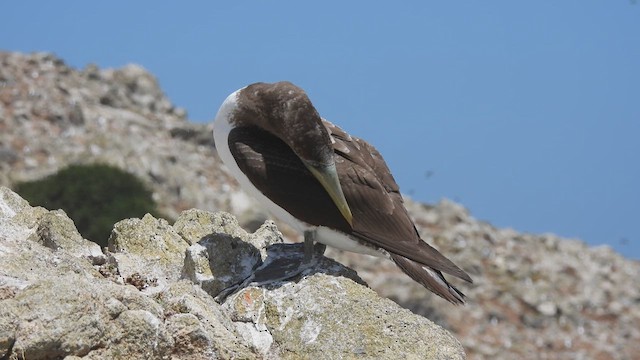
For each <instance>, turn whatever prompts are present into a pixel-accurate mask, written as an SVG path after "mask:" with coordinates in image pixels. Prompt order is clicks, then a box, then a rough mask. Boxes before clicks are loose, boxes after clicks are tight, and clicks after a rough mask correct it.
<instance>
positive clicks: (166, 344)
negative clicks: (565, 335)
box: [0, 187, 464, 359]
mask: <svg viewBox="0 0 640 360" xmlns="http://www.w3.org/2000/svg"><path fill="white" fill-rule="evenodd" d="M301 248H302V247H301V246H300V245H298V244H284V243H282V235H281V234H280V233H279V232H278V230H277V228H276V227H275V225H274V224H273V223H272V222H266V223H265V224H264V225H263V226H262V227H261V228H260V229H258V230H257V231H256V232H254V233H247V232H246V231H244V230H242V228H240V226H238V224H237V221H236V220H235V218H234V217H233V216H231V215H229V214H227V213H222V212H217V213H212V212H206V211H201V210H188V211H185V212H183V214H182V215H181V216H180V217H179V218H178V220H177V221H176V224H174V225H173V226H172V225H169V224H168V223H167V222H166V221H164V220H161V219H155V218H153V217H152V216H151V215H145V216H144V217H143V218H142V219H127V220H123V221H121V222H119V223H117V224H116V225H115V226H114V230H113V233H112V235H111V237H110V240H109V247H108V248H107V249H105V253H102V252H101V249H99V248H97V249H96V248H95V246H92V245H91V244H90V243H89V242H88V241H87V240H85V239H82V237H81V236H80V235H79V234H78V232H77V230H75V226H73V221H71V219H69V218H68V217H67V216H66V215H65V213H64V212H62V211H57V210H54V211H48V210H46V209H43V208H33V207H31V206H29V205H28V203H26V202H25V201H24V200H22V199H21V198H20V197H19V196H18V195H17V194H15V193H13V192H12V191H11V190H9V189H8V188H5V187H0V263H2V264H3V265H2V267H0V357H2V358H8V359H50V358H62V357H69V358H76V359H79V358H86V359H105V358H126V359H169V358H170V359H210V358H220V359H264V358H268V359H280V358H282V359H299V358H355V357H358V358H416V359H418V358H419V359H441V358H449V359H463V358H464V351H463V349H462V347H461V345H460V343H459V342H458V341H457V340H456V339H455V338H454V337H453V336H452V335H451V334H449V333H448V332H447V331H446V330H444V329H442V328H441V327H440V326H438V325H435V324H434V323H432V322H431V321H429V320H427V319H425V318H423V317H421V316H418V315H414V314H412V313H411V312H409V311H408V310H404V309H402V308H400V307H399V306H398V305H396V304H395V303H393V302H391V301H389V300H386V299H382V298H380V297H378V296H377V295H376V294H375V292H373V291H372V290H370V289H368V288H367V287H366V286H365V285H363V284H364V283H363V281H362V280H360V278H359V277H357V275H356V274H355V272H353V270H351V269H348V268H346V267H344V266H342V265H340V264H339V263H337V262H335V261H333V260H331V259H328V258H325V257H321V258H319V259H318V260H317V262H316V264H315V266H314V267H309V268H304V269H303V271H301V272H299V273H296V274H297V275H296V276H294V277H293V278H291V279H277V280H276V281H265V279H264V274H265V272H264V268H265V266H268V265H270V264H280V263H279V262H278V261H280V260H282V259H285V260H287V259H290V258H301V253H300V250H301ZM197 251H200V254H199V255H197V256H194V255H193V253H194V252H197ZM190 254H191V255H190ZM198 256H201V257H202V258H201V259H199V260H198V259H196V260H194V258H197V257H198ZM274 259H276V260H274ZM190 261H191V262H192V263H191V264H189V262H190ZM274 261H275V262H274ZM196 263H197V264H198V265H197V266H196V265H194V264H196ZM261 269H262V270H261ZM260 271H263V273H262V275H260V276H262V277H260V276H256V275H255V273H258V272H260ZM266 274H269V272H266ZM205 275H207V276H209V278H207V277H206V276H205ZM258 278H260V279H261V281H260V282H247V279H249V280H251V279H258ZM203 279H204V280H203ZM205 280H206V281H205ZM207 281H210V283H208V282H207ZM216 281H217V282H216ZM230 286H231V287H233V286H235V288H234V291H233V292H231V293H230V295H229V296H228V297H226V298H223V300H224V301H222V303H218V302H216V301H215V300H214V296H215V295H216V294H217V293H218V292H219V291H221V290H223V289H224V288H226V287H230Z"/></svg>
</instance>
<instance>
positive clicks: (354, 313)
mask: <svg viewBox="0 0 640 360" xmlns="http://www.w3.org/2000/svg"><path fill="white" fill-rule="evenodd" d="M318 285H319V286H318ZM225 306H227V307H228V308H229V311H230V312H231V314H232V319H234V320H235V321H236V326H237V330H238V332H239V333H240V334H242V335H243V336H244V338H245V339H247V340H248V341H250V342H252V343H253V344H254V347H255V348H256V349H257V350H258V351H260V352H262V353H268V350H269V349H270V348H271V347H272V346H273V345H272V344H277V345H278V348H279V352H280V354H281V355H282V357H283V358H290V359H299V358H309V359H321V358H324V359H339V358H365V359H397V358H409V359H464V358H465V355H464V351H463V350H462V347H461V346H460V345H459V343H458V341H457V340H456V339H455V338H454V337H453V336H452V335H451V334H449V333H448V332H447V331H445V330H444V329H442V328H441V327H440V326H438V325H435V324H434V323H432V322H431V321H429V320H427V319H426V318H423V317H420V316H416V315H415V314H413V313H411V312H410V311H408V310H405V309H402V308H400V307H398V306H397V305H396V304H395V303H393V302H391V301H389V300H382V301H381V299H380V298H379V297H378V295H377V294H376V293H375V292H373V291H372V290H370V289H368V288H366V287H364V286H362V285H360V284H358V283H356V282H354V281H353V280H351V279H348V278H345V277H341V276H336V275H328V274H323V273H321V272H317V273H315V274H313V275H311V276H307V277H304V278H302V279H301V280H300V281H299V282H287V283H283V284H281V285H280V286H276V287H275V288H274V289H264V288H257V287H248V288H245V289H243V290H241V291H240V292H239V293H237V294H235V295H233V296H232V297H231V298H230V299H229V300H227V302H226V304H225Z"/></svg>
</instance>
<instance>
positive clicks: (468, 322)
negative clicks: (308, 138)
mask: <svg viewBox="0 0 640 360" xmlns="http://www.w3.org/2000/svg"><path fill="white" fill-rule="evenodd" d="M203 71H206V70H203ZM214 86H215V84H214ZM220 101H222V99H212V102H214V103H219V102H220ZM214 115H215V114H214V113H212V114H211V117H212V119H213V116H214ZM200 120H203V119H200ZM441 156H444V157H446V156H447V154H446V152H443V154H442V155H441ZM96 161H100V162H107V163H109V164H112V165H116V166H119V167H120V168H122V169H124V170H127V171H129V172H131V173H134V174H136V175H137V176H139V177H141V178H142V179H143V180H144V181H145V182H146V184H147V185H148V186H149V187H150V188H151V189H153V197H154V199H156V200H157V201H158V202H159V203H160V205H161V207H162V209H161V210H162V212H163V213H165V214H169V215H170V216H171V217H173V218H175V217H177V216H178V214H180V213H181V212H182V211H183V210H186V209H191V208H197V209H206V210H223V211H228V212H230V213H232V214H234V215H235V216H237V217H238V220H239V221H240V223H241V224H243V225H244V226H245V227H246V226H247V225H248V224H249V225H248V226H250V227H251V230H255V229H258V228H259V227H260V226H261V225H262V224H263V223H264V220H265V219H266V217H265V215H264V212H262V211H261V210H260V208H259V207H257V206H256V205H255V204H254V203H253V202H252V200H251V199H250V198H249V197H248V196H247V195H246V194H244V193H243V192H241V191H240V190H239V189H238V186H237V184H236V183H235V182H234V181H233V180H232V177H231V176H230V175H229V174H228V173H227V172H226V169H225V167H224V166H223V165H222V164H221V163H220V161H219V160H218V158H217V155H216V152H215V149H214V148H213V144H212V136H211V126H210V125H202V124H196V123H190V122H189V121H187V119H186V113H185V112H184V110H182V109H180V108H179V107H176V106H174V105H172V104H171V103H170V101H169V100H168V99H167V98H166V96H164V94H163V92H162V90H161V89H160V87H159V86H158V83H157V81H156V80H155V79H154V77H153V75H151V74H149V73H148V72H146V71H144V70H143V69H142V68H141V67H140V66H136V65H130V66H125V67H123V68H121V69H99V68H97V67H96V66H93V65H89V66H87V67H86V68H85V69H82V70H76V69H72V68H70V67H68V66H66V65H65V64H64V62H63V61H62V60H61V59H59V58H57V57H56V56H54V55H51V54H47V53H36V54H20V53H11V52H0V185H5V186H11V185H12V184H13V183H15V182H16V181H19V180H32V179H37V178H40V177H42V176H45V175H49V174H51V173H53V172H55V171H57V170H59V169H60V168H61V167H63V166H65V165H67V164H70V163H87V162H96ZM407 206H408V208H409V211H410V213H411V215H412V216H413V217H414V219H415V220H416V224H417V227H418V230H419V231H420V233H421V234H422V236H423V238H425V239H426V240H428V241H429V242H430V243H432V244H435V245H436V247H437V248H439V249H440V250H441V251H443V253H445V254H446V255H447V257H450V258H451V259H452V260H454V262H455V263H456V264H459V265H461V266H462V267H464V269H465V270H466V271H467V272H469V273H470V274H471V275H472V277H473V278H474V284H473V285H469V284H464V283H458V284H457V285H459V287H460V289H461V290H462V291H463V292H464V293H466V294H467V295H468V297H467V300H468V303H467V305H466V306H464V307H454V306H450V305H449V304H447V303H446V302H444V301H442V300H441V299H439V298H437V297H434V296H432V295H431V294H430V293H429V292H428V291H425V290H424V289H423V288H422V287H420V286H419V285H417V284H415V283H414V282H413V281H412V280H411V279H409V278H407V277H406V276H405V275H403V274H402V273H401V272H400V271H398V270H397V269H396V267H395V265H393V264H392V263H390V262H388V261H385V260H383V259H377V258H371V257H367V256H362V255H357V254H345V253H341V252H338V251H334V250H329V252H328V255H330V256H331V257H334V258H336V259H338V260H339V261H340V262H341V263H343V264H347V265H349V266H351V267H353V268H354V269H356V270H357V271H358V274H359V275H360V276H361V277H362V278H363V279H364V280H366V281H367V283H368V284H369V285H370V286H371V288H372V289H374V290H375V291H376V292H378V294H380V295H382V296H384V297H387V298H389V299H392V300H393V301H395V302H397V303H399V304H400V305H402V306H403V307H404V308H407V309H410V310H411V311H413V312H415V313H418V314H421V315H424V316H426V317H428V318H429V319H431V320H433V321H435V322H437V323H438V324H440V325H442V326H443V327H444V328H446V329H448V330H449V331H451V332H452V333H454V334H455V335H456V337H457V338H458V339H460V341H461V343H462V344H463V346H464V347H465V350H466V352H467V355H468V357H469V358H470V359H545V358H547V359H592V358H600V359H636V358H637V354H639V353H640V330H638V329H640V310H639V309H640V282H639V280H638V279H640V263H639V262H638V261H633V260H629V259H625V258H624V257H623V256H621V255H620V254H617V253H615V252H614V251H612V250H611V249H609V248H607V247H588V246H587V245H585V244H584V243H583V242H581V241H579V240H575V239H562V238H560V237H558V236H555V235H552V234H541V235H537V234H523V233H519V232H517V231H515V230H513V229H499V228H495V227H493V226H491V224H489V223H487V222H483V221H479V220H477V219H475V218H473V216H471V215H470V214H469V213H468V212H467V211H466V210H465V209H464V208H463V207H462V206H460V205H458V204H455V203H453V202H451V201H447V200H443V201H441V202H439V203H437V204H433V205H425V204H418V203H414V202H412V201H410V200H409V199H407ZM517 206H518V204H514V207H517ZM593 206H594V211H598V208H597V207H598V205H597V204H594V205H593ZM1 211H2V210H1V209H0V212H1ZM40 211H44V212H46V210H44V209H42V210H40ZM39 216H40V215H39V214H38V211H36V210H34V211H30V212H28V213H24V214H21V215H20V217H21V218H22V219H23V221H25V222H29V221H31V222H32V223H33V224H36V221H37V220H38V219H39ZM51 216H52V217H53V215H51ZM204 217H205V218H203V219H201V220H202V221H203V222H204V223H210V221H209V220H208V219H206V216H204ZM179 220H180V219H179ZM21 221H22V220H21ZM154 221H157V220H154ZM198 221H200V220H197V221H196V219H193V218H192V219H191V220H189V222H188V223H186V224H179V223H176V224H175V225H174V226H173V230H172V231H174V232H177V233H178V234H180V236H181V237H182V238H183V239H184V240H185V241H186V243H187V246H189V247H190V246H192V245H193V244H194V243H197V241H199V240H200V238H201V237H202V236H205V235H207V234H209V233H211V232H212V231H211V232H209V233H207V230H203V229H201V227H200V226H199V225H197V224H196V225H194V229H196V230H197V231H200V233H198V232H197V231H196V232H193V233H192V234H190V235H189V234H188V233H189V232H192V230H190V229H189V227H190V226H191V225H189V224H194V223H197V222H198ZM34 226H35V225H34ZM47 227H48V228H51V226H49V225H47V226H44V225H43V229H42V230H41V233H42V234H45V233H47V232H49V233H50V234H51V235H47V236H42V237H41V238H40V240H38V241H41V243H43V244H44V243H45V241H46V242H47V243H56V241H57V240H55V239H56V238H59V239H65V237H57V235H55V234H56V232H63V230H61V229H60V230H56V231H53V230H46V228H47ZM30 228H33V226H31V227H30ZM160 228H161V226H160ZM278 228H279V229H280V230H281V231H282V233H283V235H284V238H285V240H287V241H291V240H293V241H296V240H300V237H299V234H297V233H295V232H293V231H291V230H290V229H288V228H287V227H286V226H283V225H282V224H278ZM198 229H200V230H198ZM3 231H5V233H6V232H7V231H10V228H8V227H5V229H4V230H3ZM15 231H16V234H18V233H19V232H20V231H22V230H18V229H17V230H15ZM261 231H263V232H264V235H265V236H275V234H276V233H275V232H274V231H271V230H269V229H264V227H263V228H262V230H261ZM613 233H615V229H612V234H613ZM29 234H31V235H30V236H34V238H33V239H36V235H34V234H35V232H30V233H29ZM234 236H235V235H234ZM47 238H48V239H49V240H47ZM194 239H195V240H194ZM253 239H255V240H260V239H266V238H265V237H263V236H260V237H254V238H253ZM272 240H273V239H270V240H269V241H266V240H265V242H272ZM252 241H253V240H252ZM77 245H78V250H74V251H81V252H83V253H84V254H85V255H81V253H80V252H77V253H74V254H76V255H78V256H81V257H84V258H85V259H87V261H88V262H90V263H91V264H94V265H93V266H96V264H97V263H100V262H101V261H105V262H106V263H105V264H104V265H103V266H102V267H103V268H104V269H108V268H109V267H110V266H111V267H114V266H117V262H116V260H118V261H120V266H121V268H122V271H123V272H124V273H125V274H127V276H128V277H129V278H130V281H131V282H134V283H136V284H138V286H140V287H143V286H145V284H146V283H147V282H151V283H153V281H154V279H155V282H158V283H161V282H162V281H164V280H163V279H162V278H159V277H156V276H155V275H154V276H151V275H150V273H149V272H139V270H136V269H141V268H146V266H147V265H146V264H147V262H149V266H151V268H150V269H153V268H154V267H153V266H154V265H153V263H152V259H147V260H144V262H143V263H144V264H145V265H144V266H141V265H136V263H135V261H133V262H132V261H130V263H129V265H127V266H128V269H129V270H126V268H127V266H125V265H126V264H125V261H126V260H127V259H126V257H127V256H128V255H123V253H118V252H116V253H109V254H105V255H103V256H104V259H102V256H101V255H99V254H98V255H97V257H96V255H92V254H95V250H91V248H90V247H89V248H87V246H89V245H82V244H81V243H78V244H77ZM254 245H255V246H256V247H257V248H258V249H264V248H265V247H264V246H258V245H257V244H254ZM54 246H58V245H54ZM60 246H67V247H69V246H71V245H69V244H63V245H60ZM81 249H84V250H81ZM50 251H53V249H51V250H50ZM201 254H203V255H204V253H202V252H201ZM207 256H208V254H207ZM92 257H94V258H95V260H94V259H93V258H92ZM260 258H261V260H262V261H265V259H266V258H267V254H266V252H265V251H264V250H260ZM133 259H135V257H134V256H132V257H131V260H133ZM200 259H201V260H202V259H203V258H200ZM63 266H64V265H63ZM136 266H137V267H136ZM0 268H1V266H0ZM116 268H117V267H116ZM156 268H159V269H162V266H160V265H158V264H156ZM205 270H206V269H205ZM127 271H128V273H127ZM174 271H178V269H177V268H174ZM180 272H182V269H180ZM174 274H175V272H174ZM195 274H196V273H195V272H194V275H193V276H195ZM207 276H208V275H207ZM453 281H454V282H455V281H456V280H455V279H453ZM220 286H221V287H222V286H224V285H220ZM149 287H150V290H153V289H155V288H157V287H154V286H149ZM144 291H149V290H144ZM0 297H2V293H1V292H0ZM0 325H2V324H0ZM3 328H4V327H3V326H0V329H3ZM258 335H259V334H258ZM2 343H3V340H2V338H1V337H0V344H2Z"/></svg>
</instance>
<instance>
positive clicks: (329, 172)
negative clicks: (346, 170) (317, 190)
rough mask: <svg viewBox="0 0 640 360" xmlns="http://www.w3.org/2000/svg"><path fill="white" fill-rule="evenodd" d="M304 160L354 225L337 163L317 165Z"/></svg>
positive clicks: (349, 221) (344, 215) (351, 224)
mask: <svg viewBox="0 0 640 360" xmlns="http://www.w3.org/2000/svg"><path fill="white" fill-rule="evenodd" d="M303 162H304V164H305V166H306V167H307V169H309V171H311V174H313V176H314V177H315V178H316V179H318V181H319V182H320V184H322V187H323V188H324V189H325V190H326V191H327V193H328V194H329V196H330V197H331V200H333V202H334V203H335V204H336V206H337V207H338V210H340V213H341V214H342V216H343V217H344V218H345V220H347V222H348V223H349V225H350V226H352V227H353V215H352V214H351V209H349V204H347V199H345V197H344V193H343V192H342V186H340V180H338V172H337V171H336V165H335V164H331V165H330V166H317V165H312V164H309V163H307V162H306V161H303Z"/></svg>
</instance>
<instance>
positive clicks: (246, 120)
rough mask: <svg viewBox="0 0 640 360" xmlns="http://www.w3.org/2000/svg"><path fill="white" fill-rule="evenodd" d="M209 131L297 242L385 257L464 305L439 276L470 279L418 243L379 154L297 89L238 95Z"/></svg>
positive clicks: (245, 184) (278, 86) (282, 86)
mask: <svg viewBox="0 0 640 360" xmlns="http://www.w3.org/2000/svg"><path fill="white" fill-rule="evenodd" d="M213 134H214V140H215V145H216V149H217V151H218V154H219V155H220V158H221V159H222V160H223V162H224V163H225V165H226V166H227V167H228V168H229V170H230V171H231V173H232V174H233V175H234V176H235V177H236V179H237V180H238V182H239V183H240V185H241V186H242V188H243V189H244V190H245V191H246V192H247V193H249V194H250V195H251V196H253V197H254V198H256V199H257V200H258V201H259V202H260V203H261V204H262V205H263V206H265V207H266V208H267V209H268V210H269V211H270V212H271V213H272V214H273V215H274V216H276V217H278V218H279V219H280V220H282V221H285V222H286V223H288V224H289V225H291V226H292V227H293V228H295V229H297V230H298V231H301V232H303V233H304V234H305V243H306V242H308V241H309V240H313V241H317V242H319V243H321V244H325V245H329V246H333V247H336V248H339V249H343V250H347V251H352V252H359V253H364V254H369V255H376V256H383V257H386V258H389V259H391V260H392V261H394V262H395V263H396V265H397V266H398V267H400V269H402V271H404V272H405V273H406V274H407V275H409V276H410V277H411V278H412V279H413V280H415V281H417V282H418V283H420V284H421V285H423V286H424V287H426V288H427V289H429V290H431V291H432V292H434V293H435V294H437V295H439V296H441V297H443V298H444V299H446V300H448V301H450V302H452V303H454V304H462V303H464V297H465V296H464V294H462V292H460V291H459V290H458V289H456V288H455V287H454V286H453V285H451V284H450V283H449V282H448V281H447V279H445V277H444V276H443V274H442V273H447V274H450V275H453V276H456V277H458V278H461V279H464V280H466V281H468V282H472V280H471V277H469V275H467V273H466V272H464V271H463V270H462V269H460V268H459V267H458V266H456V265H455V264H454V263H453V262H451V261H450V260H449V259H447V258H446V257H444V256H443V255H442V254H440V252H438V251H437V250H436V249H434V248H433V247H431V246H430V245H429V244H427V243H426V242H425V241H423V240H422V239H421V238H420V235H419V234H418V231H417V229H416V227H415V225H414V224H413V221H412V220H411V218H410V217H409V214H408V213H407V210H406V208H405V207H404V204H403V200H402V196H401V195H400V191H399V188H398V185H397V184H396V182H395V180H394V178H393V176H392V175H391V172H390V171H389V168H388V167H387V164H386V163H385V161H384V159H383V158H382V156H381V155H380V153H379V152H378V151H377V150H376V149H375V148H374V147H373V146H371V145H369V143H367V142H365V141H364V140H362V139H359V138H357V137H354V136H350V135H349V134H347V133H346V132H344V131H343V130H342V129H340V128H339V127H337V126H336V125H334V124H332V123H330V122H329V121H327V120H325V119H323V118H322V117H320V115H319V114H318V112H317V111H316V109H315V108H314V106H313V104H312V103H311V101H310V100H309V98H308V96H307V94H306V93H305V92H304V90H302V89H300V88H299V87H297V86H295V85H294V84H292V83H290V82H278V83H273V84H269V83H255V84H251V85H248V86H246V87H244V88H242V89H240V90H237V91H235V92H233V93H232V94H231V95H229V96H228V97H227V98H226V100H225V101H224V103H223V104H222V106H221V107H220V110H218V114H217V115H216V119H215V123H214V128H213Z"/></svg>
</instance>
